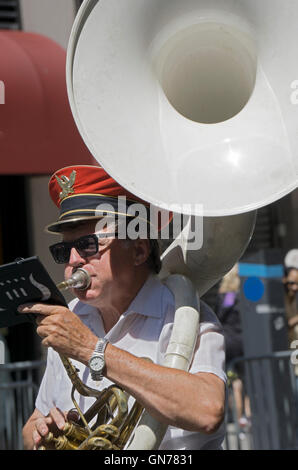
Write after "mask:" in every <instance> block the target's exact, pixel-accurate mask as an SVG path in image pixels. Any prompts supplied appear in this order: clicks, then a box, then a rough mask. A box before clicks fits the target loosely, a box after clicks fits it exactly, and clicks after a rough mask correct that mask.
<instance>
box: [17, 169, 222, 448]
mask: <svg viewBox="0 0 298 470" xmlns="http://www.w3.org/2000/svg"><path fill="white" fill-rule="evenodd" d="M49 190H50V195H51V197H52V199H53V201H54V202H55V204H56V205H57V206H58V207H60V217H59V220H58V221H57V222H55V223H53V224H51V225H49V226H48V227H47V229H48V231H50V232H53V233H60V234H61V235H62V241H61V242H59V243H56V244H54V245H53V246H51V247H50V250H51V253H52V255H53V257H54V260H55V262H57V263H64V264H65V278H66V279H69V278H70V277H71V275H72V274H73V272H74V271H75V270H76V269H77V268H83V269H84V270H86V271H87V272H88V274H89V276H90V280H91V283H90V285H89V287H88V288H87V289H85V290H78V289H74V292H75V295H76V299H75V300H73V301H72V302H71V303H70V305H69V309H67V308H66V307H61V306H53V305H46V304H34V305H32V304H31V305H27V306H22V307H21V308H20V309H19V310H20V311H21V312H23V313H28V312H30V313H34V314H36V321H37V325H38V326H37V333H38V334H39V336H40V337H41V338H42V344H43V345H44V346H46V347H47V348H48V357H47V367H46V371H45V374H44V377H43V380H42V383H41V386H40V390H39V393H38V397H37V400H36V408H35V411H34V412H33V414H32V416H31V417H30V418H29V420H28V422H27V423H26V425H25V426H24V431H23V436H24V443H25V448H26V449H33V448H38V447H39V446H40V445H42V443H43V440H44V438H45V437H46V436H47V434H48V433H49V431H51V432H54V433H55V432H58V430H61V429H63V427H64V425H65V420H66V414H67V412H68V411H69V410H71V409H72V408H73V402H72V400H71V388H72V384H71V381H70V380H69V377H68V376H67V373H66V371H65V369H64V367H63V364H62V362H61V361H60V357H59V354H63V355H64V356H66V357H69V358H71V360H72V361H71V362H72V363H73V365H74V366H75V367H76V368H77V369H78V370H79V372H78V374H79V376H80V378H81V380H82V381H83V382H84V383H85V384H87V385H88V386H89V387H91V388H98V389H102V388H105V387H107V386H109V385H111V384H112V383H115V384H116V385H118V386H120V387H121V388H123V389H124V390H125V391H127V392H128V393H129V394H130V395H131V396H132V397H134V398H135V399H136V400H137V401H138V402H139V403H140V404H142V405H143V406H144V407H145V409H146V410H147V411H148V412H149V413H150V414H151V415H152V416H153V417H155V418H156V419H157V420H159V421H160V422H162V423H166V424H167V425H168V426H169V428H168V431H167V433H166V435H165V437H164V439H163V441H162V444H161V446H160V449H175V450H178V449H191V450H192V449H219V448H220V447H221V444H222V441H223V438H224V429H223V417H224V403H225V381H226V377H225V373H224V361H225V354H224V339H223V335H222V332H221V328H220V325H219V323H218V321H217V320H216V317H215V315H214V314H213V312H212V311H211V310H210V309H209V308H208V307H207V306H206V305H205V304H204V303H203V302H201V321H200V326H199V331H198V337H197V341H196V347H195V352H194V356H193V360H192V363H191V367H190V370H189V372H185V371H181V370H178V369H171V368H166V367H163V366H161V365H160V364H162V362H163V356H164V354H165V351H166V349H167V344H168V342H169V338H170V335H171V330H172V326H173V320H174V314H175V302H174V296H173V294H172V292H171V291H170V290H169V289H168V288H167V287H166V286H165V285H164V284H163V283H162V282H161V281H160V280H159V278H158V276H157V274H158V272H159V270H160V267H161V265H160V258H159V253H158V243H157V240H154V239H150V238H149V237H147V238H144V237H139V238H137V239H130V237H129V236H127V237H126V239H122V238H123V237H120V236H118V234H119V227H120V225H121V224H123V220H125V221H126V227H127V225H128V222H129V221H131V220H132V216H131V215H130V213H129V205H130V204H131V203H140V202H141V201H140V200H138V199H137V198H136V197H135V196H133V195H132V194H130V193H128V192H127V191H126V190H125V189H124V188H122V187H121V186H120V185H119V184H117V183H116V182H115V181H114V180H113V179H112V178H111V177H110V176H109V175H107V174H106V172H105V171H104V170H103V169H102V168H100V167H95V166H94V167H92V166H77V167H68V168H63V169H62V170H59V171H57V172H56V173H55V174H54V175H53V176H52V178H51V180H50V184H49ZM123 196H125V197H126V198H127V199H126V200H127V206H126V212H122V211H121V213H120V214H119V213H118V212H119V206H118V205H117V200H118V198H119V197H123ZM107 205H108V206H109V207H112V208H114V211H111V212H114V213H113V214H111V213H110V214H108V215H110V216H111V217H112V216H115V215H117V216H119V217H117V223H116V226H113V229H114V232H115V233H111V232H112V231H113V230H111V226H108V227H104V226H103V225H101V224H100V221H101V220H102V218H103V215H104V214H105V215H106V214H107V213H108V211H107V210H106V207H107ZM100 207H104V208H105V209H104V210H102V211H101V212H100ZM115 228H116V230H115ZM96 351H97V352H99V353H100V354H101V357H104V361H102V362H101V361H99V362H98V360H97V359H98V354H97V353H96ZM58 353H59V354H58ZM145 357H146V358H150V359H151V360H152V361H153V362H152V363H151V362H148V361H147V360H145V359H144V358H145ZM100 379H102V380H100ZM93 401H94V400H93V399H91V398H89V397H83V396H81V397H80V399H79V405H80V408H81V409H82V410H83V411H85V410H86V409H88V408H89V407H90V405H91V404H92V403H93Z"/></svg>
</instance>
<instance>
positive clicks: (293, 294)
mask: <svg viewBox="0 0 298 470" xmlns="http://www.w3.org/2000/svg"><path fill="white" fill-rule="evenodd" d="M283 284H284V288H285V309H286V318H287V322H288V335H289V347H290V348H291V349H296V348H297V347H298V311H297V296H298V249H293V250H290V251H289V252H288V253H287V255H286V256H285V259H284V277H283ZM294 373H295V376H296V397H297V407H298V365H295V367H294Z"/></svg>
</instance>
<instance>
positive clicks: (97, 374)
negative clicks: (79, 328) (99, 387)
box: [89, 338, 108, 382]
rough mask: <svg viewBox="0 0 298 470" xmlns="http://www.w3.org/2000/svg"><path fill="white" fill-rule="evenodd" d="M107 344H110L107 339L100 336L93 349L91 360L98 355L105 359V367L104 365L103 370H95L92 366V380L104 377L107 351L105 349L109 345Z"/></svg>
mask: <svg viewBox="0 0 298 470" xmlns="http://www.w3.org/2000/svg"><path fill="white" fill-rule="evenodd" d="M107 344H108V340H107V339H105V338H99V340H98V341H97V343H96V345H95V349H94V351H93V354H92V356H91V358H90V361H91V359H92V358H94V357H98V356H99V357H101V358H102V359H103V367H102V369H101V370H99V371H94V370H92V368H90V373H91V378H92V380H94V381H96V382H97V381H99V380H102V379H103V375H102V371H103V369H104V367H105V361H104V353H105V349H106V347H107ZM90 361H89V367H90Z"/></svg>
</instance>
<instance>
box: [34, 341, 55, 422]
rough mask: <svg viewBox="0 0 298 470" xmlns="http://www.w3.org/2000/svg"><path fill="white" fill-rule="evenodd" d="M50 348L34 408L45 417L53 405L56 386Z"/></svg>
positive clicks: (52, 356) (52, 355)
mask: <svg viewBox="0 0 298 470" xmlns="http://www.w3.org/2000/svg"><path fill="white" fill-rule="evenodd" d="M53 352H54V351H53V350H52V348H49V349H48V355H47V366H46V370H45V373H44V376H43V378H42V381H41V384H40V387H39V392H38V395H37V398H36V401H35V407H36V408H37V409H38V410H39V411H40V412H41V413H42V414H43V415H44V416H47V415H48V414H49V412H50V410H51V408H53V407H54V406H55V405H54V395H55V393H54V387H55V384H56V377H55V375H56V374H55V367H54V354H53Z"/></svg>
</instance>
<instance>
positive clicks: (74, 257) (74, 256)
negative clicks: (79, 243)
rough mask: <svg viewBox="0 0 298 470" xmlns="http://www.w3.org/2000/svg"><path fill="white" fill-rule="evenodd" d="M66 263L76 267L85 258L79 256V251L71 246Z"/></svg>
mask: <svg viewBox="0 0 298 470" xmlns="http://www.w3.org/2000/svg"><path fill="white" fill-rule="evenodd" d="M68 264H69V265H70V266H73V267H76V266H79V265H82V264H85V259H84V258H82V257H81V255H80V253H78V252H77V250H76V249H75V248H71V250H70V256H69V262H68Z"/></svg>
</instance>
